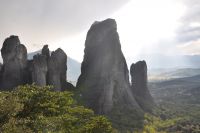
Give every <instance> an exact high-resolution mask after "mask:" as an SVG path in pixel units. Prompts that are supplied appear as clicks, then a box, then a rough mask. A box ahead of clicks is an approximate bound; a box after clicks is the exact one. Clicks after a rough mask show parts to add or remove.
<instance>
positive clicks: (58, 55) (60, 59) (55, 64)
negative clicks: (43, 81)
mask: <svg viewBox="0 0 200 133" xmlns="http://www.w3.org/2000/svg"><path fill="white" fill-rule="evenodd" d="M66 63H67V55H66V54H65V52H64V51H63V50H62V49H60V48H59V49H57V50H56V51H54V52H52V54H51V56H50V58H49V60H48V77H47V80H48V84H49V85H53V86H54V88H55V90H57V91H61V88H64V86H65V84H66V71H67V65H66Z"/></svg>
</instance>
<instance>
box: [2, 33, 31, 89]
mask: <svg viewBox="0 0 200 133" xmlns="http://www.w3.org/2000/svg"><path fill="white" fill-rule="evenodd" d="M1 55H2V58H3V67H2V70H1V78H0V87H1V88H2V89H12V88H13V87H16V86H18V85H22V84H24V83H25V79H26V70H25V69H26V67H27V50H26V47H25V46H24V45H23V44H20V41H19V38H18V36H10V37H9V38H7V39H6V40H5V41H4V43H3V47H2V49H1Z"/></svg>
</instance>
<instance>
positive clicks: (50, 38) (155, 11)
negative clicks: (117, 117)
mask: <svg viewBox="0 0 200 133" xmlns="http://www.w3.org/2000/svg"><path fill="white" fill-rule="evenodd" d="M0 2H1V4H0V18H1V21H0V42H1V45H2V43H3V41H4V39H5V38H6V37H8V36H10V35H11V34H14V35H18V36H19V37H20V40H21V43H23V44H25V45H26V47H27V48H28V51H29V52H31V51H35V50H38V49H41V48H42V46H43V45H44V44H49V46H50V49H51V50H54V49H56V48H58V47H61V48H62V49H63V50H64V51H66V53H67V55H68V56H71V57H72V58H74V59H77V60H78V61H82V57H83V50H84V41H85V38H86V33H87V30H88V29H89V28H90V25H91V24H92V23H93V22H94V21H95V20H103V19H106V18H108V17H111V18H114V19H116V21H117V24H118V32H119V35H120V41H121V44H122V49H123V52H124V55H125V56H126V58H127V59H128V60H130V61H133V60H134V59H136V58H138V57H140V56H141V55H151V54H163V55H176V54H177V55H179V54H184V55H185V54H190V55H191V54H200V1H199V0H0Z"/></svg>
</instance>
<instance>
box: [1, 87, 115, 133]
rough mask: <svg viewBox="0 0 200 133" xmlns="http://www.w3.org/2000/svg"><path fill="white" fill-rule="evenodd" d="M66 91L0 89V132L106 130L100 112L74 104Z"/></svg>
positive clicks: (103, 132) (106, 123) (109, 128)
mask: <svg viewBox="0 0 200 133" xmlns="http://www.w3.org/2000/svg"><path fill="white" fill-rule="evenodd" d="M72 96H73V95H72V93H70V92H67V91H65V92H56V91H53V90H52V89H51V87H49V86H46V87H38V86H35V85H25V86H19V87H17V88H16V89H14V90H13V91H11V92H1V93H0V132H5V133H11V132H12V133H18V132H19V133H22V132H26V133H32V132H41V133H43V132H44V133H55V132H56V133H110V132H112V131H113V129H112V126H111V123H110V122H109V121H108V119H107V118H105V117H104V116H97V115H94V112H93V111H92V110H90V109H87V108H84V107H83V106H79V105H77V103H76V101H75V100H74V99H73V98H72Z"/></svg>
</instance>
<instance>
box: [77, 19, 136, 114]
mask: <svg viewBox="0 0 200 133" xmlns="http://www.w3.org/2000/svg"><path fill="white" fill-rule="evenodd" d="M84 52H85V55H84V60H83V62H82V66H81V75H80V77H79V79H78V83H77V88H78V89H79V90H80V97H81V98H82V100H83V101H84V102H85V105H86V106H88V107H89V108H92V109H93V110H94V111H95V112H96V113H98V114H106V113H109V112H110V111H111V110H112V109H113V108H114V107H115V106H118V105H126V106H129V107H132V108H135V109H139V106H138V105H137V103H136V102H135V99H134V97H133V95H132V93H131V89H130V84H129V72H128V68H127V64H126V61H125V58H124V56H123V53H122V51H121V45H120V41H119V36H118V33H117V24H116V22H115V20H113V19H107V20H105V21H102V22H95V23H94V24H93V25H92V26H91V28H90V30H89V31H88V33H87V38H86V42H85V51H84Z"/></svg>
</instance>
